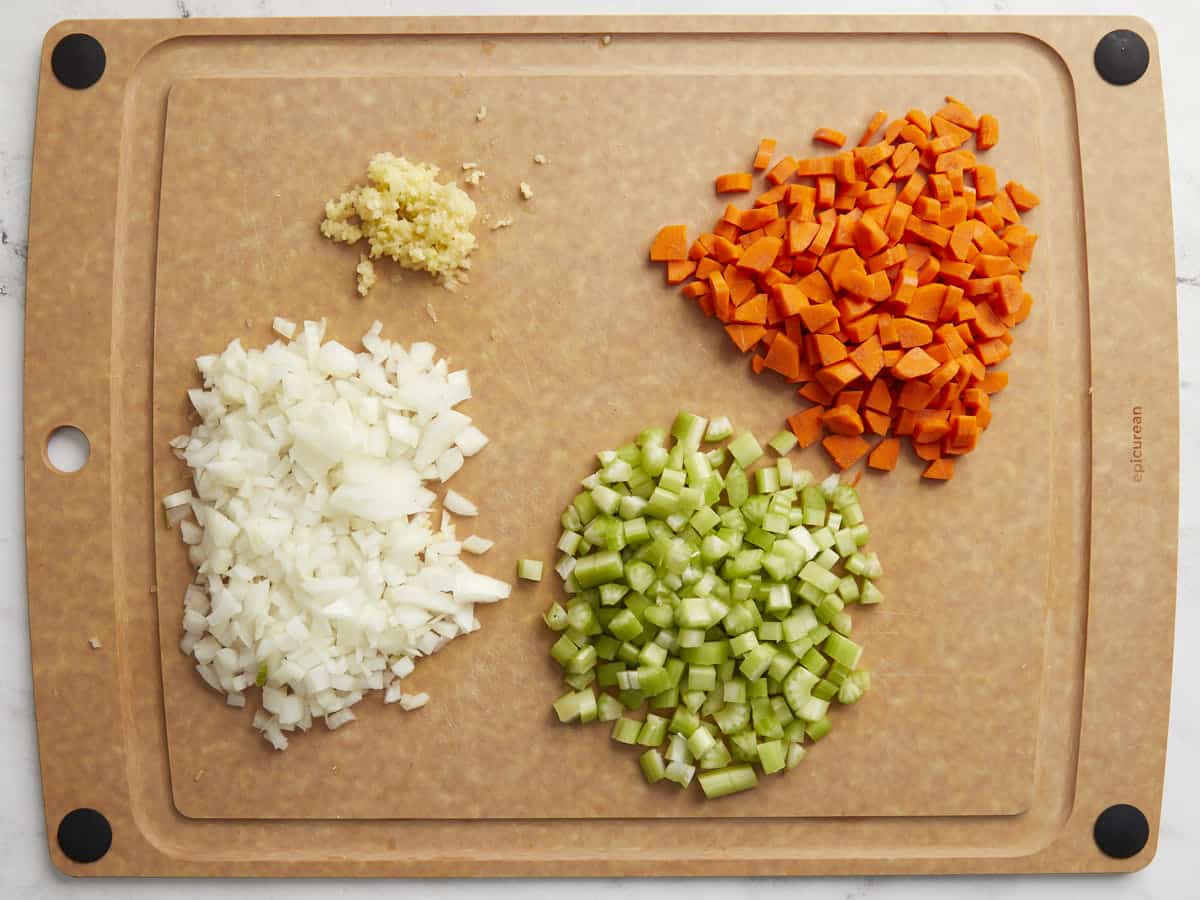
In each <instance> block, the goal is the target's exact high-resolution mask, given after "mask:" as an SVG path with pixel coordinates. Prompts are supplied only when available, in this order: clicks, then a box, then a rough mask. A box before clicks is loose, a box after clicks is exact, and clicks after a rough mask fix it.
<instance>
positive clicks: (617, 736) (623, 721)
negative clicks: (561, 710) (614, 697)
mask: <svg viewBox="0 0 1200 900" xmlns="http://www.w3.org/2000/svg"><path fill="white" fill-rule="evenodd" d="M560 718H561V716H560ZM641 730H642V723H641V722H639V721H638V720H637V719H627V718H625V717H624V716H621V718H619V719H617V720H616V721H614V722H613V728H612V739H613V740H614V741H616V742H617V743H618V744H636V743H637V739H638V734H640V733H641Z"/></svg>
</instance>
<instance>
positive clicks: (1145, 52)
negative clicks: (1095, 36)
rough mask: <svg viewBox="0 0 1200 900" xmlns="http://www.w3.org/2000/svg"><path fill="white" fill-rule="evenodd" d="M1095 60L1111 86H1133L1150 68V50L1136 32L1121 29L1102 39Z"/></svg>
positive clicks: (1103, 76)
mask: <svg viewBox="0 0 1200 900" xmlns="http://www.w3.org/2000/svg"><path fill="white" fill-rule="evenodd" d="M1093 59H1094V61H1095V63H1096V71H1097V72H1099V73H1100V77H1101V78H1103V79H1104V80H1105V81H1107V82H1108V83H1109V84H1133V83H1134V82H1135V81H1137V80H1138V79H1139V78H1141V77H1142V76H1143V75H1145V74H1146V69H1147V68H1149V66H1150V48H1149V47H1147V46H1146V42H1145V41H1144V40H1142V36H1141V35H1140V34H1138V33H1137V32H1136V31H1129V30H1128V29H1126V28H1121V29H1118V30H1117V31H1110V32H1109V33H1108V34H1106V35H1105V36H1104V37H1102V38H1100V43H1098V44H1097V45H1096V55H1095V56H1094V57H1093Z"/></svg>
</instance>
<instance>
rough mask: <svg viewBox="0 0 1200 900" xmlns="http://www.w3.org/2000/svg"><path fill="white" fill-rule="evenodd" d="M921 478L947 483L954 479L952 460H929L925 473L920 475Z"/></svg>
mask: <svg viewBox="0 0 1200 900" xmlns="http://www.w3.org/2000/svg"><path fill="white" fill-rule="evenodd" d="M921 477H922V478H932V479H935V480H938V481H949V480H950V479H951V478H953V477H954V460H952V459H943V458H939V459H935V460H931V461H930V463H929V465H928V466H926V467H925V471H924V472H922V473H921Z"/></svg>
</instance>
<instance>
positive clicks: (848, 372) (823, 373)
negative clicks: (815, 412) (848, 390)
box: [817, 359, 862, 394]
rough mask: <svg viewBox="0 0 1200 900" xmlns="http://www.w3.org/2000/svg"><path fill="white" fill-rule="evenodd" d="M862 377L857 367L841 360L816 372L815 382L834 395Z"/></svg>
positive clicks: (848, 361)
mask: <svg viewBox="0 0 1200 900" xmlns="http://www.w3.org/2000/svg"><path fill="white" fill-rule="evenodd" d="M861 376H862V372H861V371H860V370H859V368H858V366H856V365H855V364H854V363H852V362H850V360H848V359H847V360H842V361H841V362H836V363H834V364H833V365H831V366H825V367H824V368H823V369H820V370H818V371H817V381H818V383H820V385H821V387H823V388H825V390H826V391H828V392H829V393H830V394H836V393H837V392H838V391H840V390H841V389H842V388H844V387H845V386H846V385H848V384H852V383H853V382H855V381H856V380H858V379H859V378H860V377H861Z"/></svg>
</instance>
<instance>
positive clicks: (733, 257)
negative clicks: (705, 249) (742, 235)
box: [713, 235, 743, 265]
mask: <svg viewBox="0 0 1200 900" xmlns="http://www.w3.org/2000/svg"><path fill="white" fill-rule="evenodd" d="M742 252H743V251H742V248H741V247H739V246H738V245H737V244H735V243H734V242H733V241H730V240H726V239H725V238H723V237H721V236H720V235H718V236H717V237H716V238H714V239H713V256H715V257H716V259H717V262H719V263H721V265H725V264H727V263H731V262H737V260H738V259H740V258H741V256H742Z"/></svg>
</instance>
